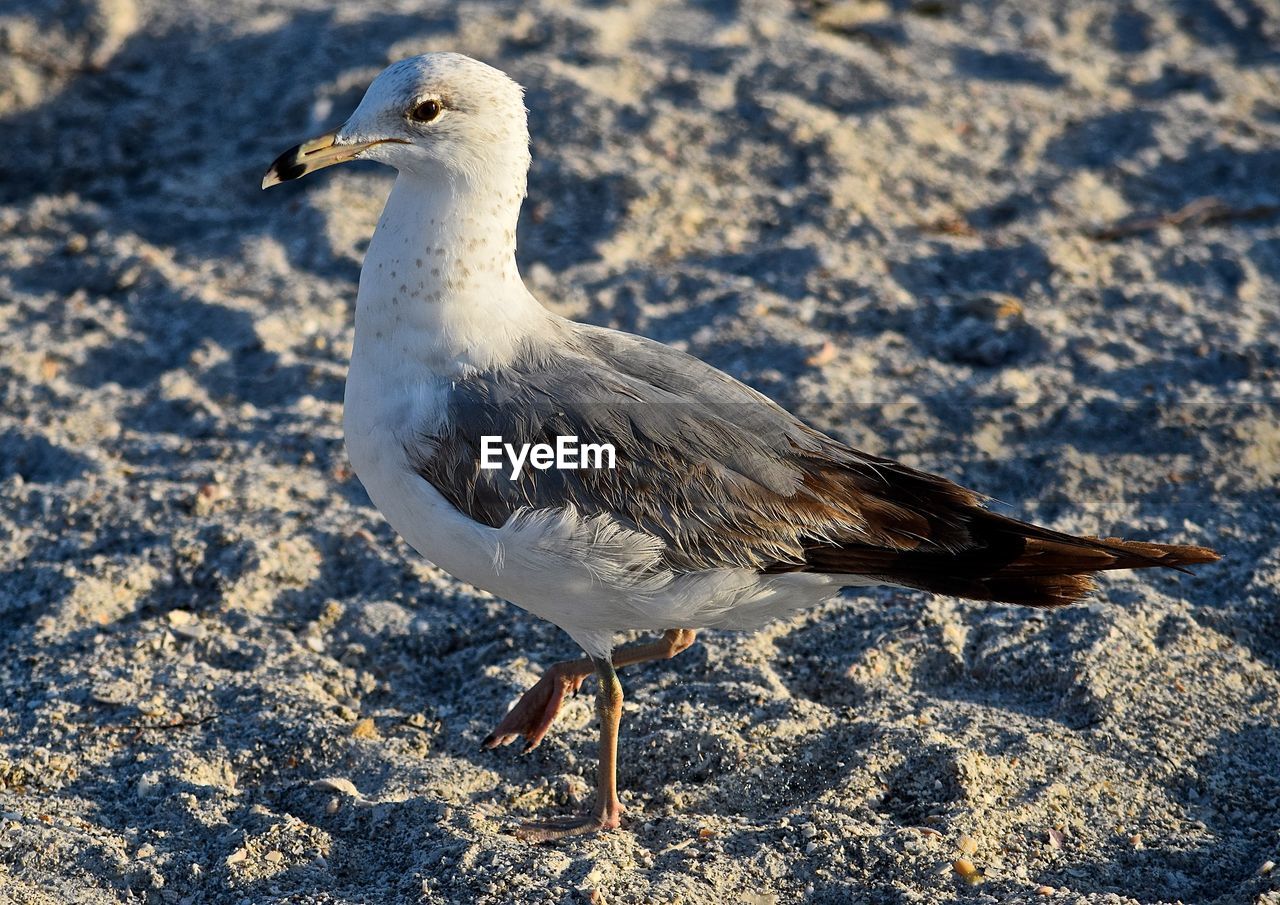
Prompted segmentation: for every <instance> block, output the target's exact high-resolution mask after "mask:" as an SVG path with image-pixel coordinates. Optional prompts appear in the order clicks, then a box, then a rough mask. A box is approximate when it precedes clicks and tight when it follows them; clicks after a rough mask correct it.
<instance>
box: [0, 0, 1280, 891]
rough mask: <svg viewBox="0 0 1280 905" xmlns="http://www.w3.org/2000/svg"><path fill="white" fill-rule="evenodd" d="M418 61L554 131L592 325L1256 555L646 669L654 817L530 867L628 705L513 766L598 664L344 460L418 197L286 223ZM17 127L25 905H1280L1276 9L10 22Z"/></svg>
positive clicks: (923, 613)
mask: <svg viewBox="0 0 1280 905" xmlns="http://www.w3.org/2000/svg"><path fill="white" fill-rule="evenodd" d="M428 50H454V51H460V52H463V53H467V54H470V55H473V56H476V57H478V58H480V59H483V60H485V61H487V62H489V63H492V64H493V65H496V66H498V67H500V68H503V69H505V70H506V71H507V72H509V73H510V74H511V75H512V76H513V77H515V78H516V79H517V80H518V81H520V82H521V83H522V84H524V85H525V86H526V87H527V89H528V94H527V103H528V107H529V111H530V117H531V118H530V125H531V132H532V135H533V153H534V165H533V169H532V172H531V174H530V180H529V199H528V201H527V203H526V206H525V210H524V214H523V217H522V221H521V227H520V233H519V242H520V252H519V255H520V260H521V265H522V270H523V273H524V276H525V279H526V282H527V283H528V284H529V286H530V288H531V289H532V290H533V291H534V292H535V293H536V294H537V295H539V297H540V298H542V299H543V300H544V302H545V303H546V304H548V305H549V306H551V307H552V308H554V310H556V311H557V312H558V313H560V314H563V315H565V316H568V317H573V318H577V319H580V320H585V321H589V322H591V323H596V324H603V325H607V326H610V327H615V328H619V329H625V330H630V331H634V332H638V333H642V334H644V335H646V336H650V337H653V338H656V339H658V340H661V341H663V342H668V343H671V344H673V345H676V346H678V347H680V348H683V349H685V350H687V351H689V352H691V353H693V354H696V355H698V356H700V357H702V358H704V359H706V360H708V361H710V362H711V363H713V364H715V365H716V366H718V367H721V368H723V369H725V370H727V371H729V372H730V373H732V374H734V375H735V376H737V377H739V378H741V379H743V380H746V381H748V382H749V383H751V384H752V385H754V386H756V387H758V388H759V389H761V390H763V391H765V392H766V393H768V394H769V395H771V396H772V397H773V398H775V399H776V400H777V401H779V402H780V403H782V404H783V405H785V406H787V407H789V408H791V409H792V410H793V411H795V412H797V414H800V415H801V416H802V417H804V418H805V419H806V420H808V421H809V422H810V423H812V424H814V425H815V426H818V427H820V428H822V429H824V430H827V431H829V432H831V433H833V434H834V435H835V436H838V437H840V438H841V439H843V440H846V441H847V442H849V443H851V444H853V445H855V446H857V447H859V448H862V449H865V450H867V451H869V452H874V453H878V454H882V455H890V456H893V457H896V458H900V459H902V460H903V461H906V462H907V463H909V464H911V465H914V466H917V467H921V468H925V469H928V470H931V471H936V472H940V473H942V474H945V475H947V476H948V477H952V478H954V479H957V480H960V481H963V482H965V483H968V484H971V485H973V486H975V487H976V488H977V489H980V490H983V491H985V492H987V493H990V494H991V495H992V496H994V497H996V498H997V499H998V500H999V501H1001V502H1002V503H1003V504H1005V505H1007V506H1008V507H1010V509H1011V511H1015V512H1017V513H1019V514H1021V515H1023V516H1026V517H1029V518H1033V519H1036V520H1040V521H1042V522H1046V523H1049V524H1051V525H1052V526H1053V527H1055V528H1060V529H1063V530H1068V531H1076V532H1084V533H1090V534H1099V535H1111V534H1124V535H1126V536H1130V537H1133V538H1136V539H1160V540H1167V541H1182V542H1187V543H1200V544H1207V545H1210V546H1214V547H1216V548H1217V549H1218V550H1220V551H1221V552H1223V553H1224V554H1225V557H1226V558H1225V560H1224V561H1223V562H1222V563H1220V564H1218V565H1216V566H1213V567H1209V568H1206V569H1202V570H1201V571H1200V573H1199V575H1198V576H1197V577H1196V578H1194V579H1192V578H1188V577H1185V576H1182V577H1179V576H1174V575H1151V574H1143V575H1135V576H1119V577H1116V578H1114V579H1111V580H1109V581H1107V582H1106V584H1105V586H1104V588H1103V590H1102V592H1101V593H1100V595H1099V597H1098V602H1097V603H1096V604H1093V605H1090V606H1087V607H1081V608H1078V609H1073V610H1071V611H1068V612H1064V613H1053V614H1041V613H1031V612H1025V611H1015V610H1011V609H1006V608H1002V607H981V606H975V605H961V604H959V603H957V602H956V601H952V600H946V599H928V598H925V597H924V596H922V595H914V594H908V593H906V592H899V591H891V590H876V591H871V592H867V593H864V594H861V595H857V596H851V597H850V598H849V599H847V600H844V601H841V602H839V603H836V604H832V605H831V606H830V607H828V608H825V609H824V610H823V611H821V612H815V613H811V614H806V615H801V616H798V617H797V618H796V619H794V620H792V621H791V622H788V623H782V624H779V625H777V626H774V627H772V628H771V629H769V630H768V631H766V632H764V633H762V634H760V635H758V636H751V637H740V636H733V635H728V634H718V635H717V634H712V635H710V636H708V639H707V641H706V643H704V644H699V645H698V646H697V647H696V648H695V649H693V650H692V651H690V652H689V653H687V654H685V655H683V656H682V657H681V658H680V659H679V660H677V661H673V662H672V663H671V664H660V665H657V666H654V667H650V668H643V669H640V670H637V671H631V672H629V673H628V674H627V675H626V676H624V681H625V682H626V684H627V687H628V690H629V693H630V695H631V697H630V700H631V701H632V702H633V704H632V705H631V706H630V708H629V711H628V717H627V722H626V723H625V724H624V756H625V757H626V758H629V759H627V760H624V763H623V764H622V784H623V786H624V788H626V789H628V790H630V794H631V795H632V798H631V800H630V801H628V807H629V812H630V814H631V815H632V818H633V826H632V828H631V830H629V831H628V832H626V833H620V834H614V835H613V836H610V837H603V838H601V839H597V840H587V841H582V842H577V843H574V844H573V845H572V846H565V847H561V848H559V849H549V850H542V849H529V848H526V847H524V846H521V845H519V844H517V843H515V842H514V841H513V840H512V838H511V837H510V836H509V835H507V834H506V830H507V829H508V828H509V827H508V824H509V822H510V821H509V819H508V815H509V814H513V813H514V814H518V815H527V814H530V813H533V812H535V811H538V810H544V809H547V808H557V807H559V808H563V809H568V808H570V807H572V806H573V803H574V802H575V801H577V800H578V799H579V798H580V797H581V796H583V795H586V794H587V785H586V784H585V783H584V782H583V780H582V771H583V770H584V769H589V757H588V754H589V752H590V751H591V750H592V748H591V745H592V744H593V742H592V737H593V734H592V733H593V730H592V725H591V719H592V716H591V709H590V705H589V703H586V702H578V703H575V704H574V705H573V706H572V707H570V708H569V710H568V711H567V712H566V714H565V716H564V717H563V724H562V725H561V726H560V727H559V728H558V730H557V731H556V732H555V733H554V737H553V738H549V739H548V742H547V743H546V744H544V745H543V747H542V748H540V749H539V750H538V752H536V753H535V754H534V755H531V757H530V758H528V759H524V760H521V759H517V758H515V757H513V756H510V755H509V754H498V755H494V754H488V753H486V754H481V753H479V752H478V751H476V750H475V749H476V748H477V747H478V742H479V739H480V738H482V737H483V736H484V735H485V733H487V731H488V729H489V728H490V724H491V723H492V722H493V721H495V720H496V719H497V718H498V717H500V716H501V715H502V713H503V712H504V710H505V708H506V706H507V705H508V703H509V702H510V701H511V700H512V699H513V698H514V697H515V696H516V695H517V694H518V693H519V691H520V690H522V689H523V688H524V687H526V686H527V685H528V684H530V683H531V682H532V681H533V680H534V679H535V678H536V676H537V674H538V672H539V671H540V669H541V668H542V667H545V666H546V665H548V664H549V663H551V662H553V661H554V660H557V659H562V658H564V657H566V656H571V655H572V654H573V653H574V651H573V648H572V644H571V643H570V642H569V641H568V639H567V638H565V637H564V636H562V635H561V634H560V633H558V631H556V630H555V629H553V628H551V627H549V626H545V625H542V624H539V623H536V622H535V621H534V620H533V619H532V618H531V617H526V616H525V615H523V614H522V613H520V612H518V611H516V610H514V609H512V608H511V607H509V606H507V605H505V604H503V603H501V602H499V601H495V600H493V599H492V598H489V597H488V596H487V595H483V594H478V593H476V592H475V591H473V590H472V589H470V588H468V587H466V586H464V585H461V584H459V583H457V582H455V581H453V580H452V579H450V578H448V577H447V576H445V575H443V574H442V573H439V572H438V571H436V570H435V569H433V568H432V567H430V566H429V565H428V564H426V563H423V562H422V561H420V560H419V559H417V558H416V557H415V556H413V555H412V553H411V552H410V551H408V549H407V548H406V547H405V546H404V545H403V544H402V543H401V542H399V541H398V540H397V539H396V538H395V537H394V536H393V535H392V533H391V532H390V530H389V529H388V528H387V527H386V526H385V525H384V524H383V523H382V521H381V518H380V517H379V516H378V515H377V513H376V511H375V510H373V508H372V507H371V506H370V504H369V502H368V499H367V498H366V497H365V495H364V492H363V490H362V489H361V488H360V486H359V483H358V482H357V481H356V480H355V479H354V478H353V477H352V475H351V473H350V469H349V467H348V465H347V462H346V457H345V453H344V451H343V448H342V443H341V433H340V416H341V411H340V409H341V398H342V386H343V378H344V374H345V366H346V357H347V354H348V351H349V347H350V342H351V315H352V308H353V303H354V298H355V286H356V280H357V278H358V274H359V267H360V261H361V256H362V254H363V250H364V248H365V247H366V244H367V242H368V238H369V235H370V233H371V232H372V229H373V226H374V224H375V222H376V219H377V215H378V213H379V211H380V209H381V205H382V202H383V200H384V197H385V194H386V191H387V189H388V188H389V185H390V180H391V179H392V174H391V173H390V172H389V171H385V170H379V169H377V168H375V167H374V166H373V165H370V164H358V165H354V166H352V167H344V168H341V169H340V170H333V171H327V172H325V173H324V174H322V175H320V176H318V177H313V178H311V179H308V180H306V181H305V182H303V183H300V184H297V185H289V186H286V187H282V188H279V189H276V190H274V191H272V192H270V193H265V194H264V193H262V192H261V191H260V190H259V187H258V186H259V182H260V179H261V176H262V173H263V172H264V171H265V169H266V167H267V165H268V164H269V163H270V162H271V160H272V159H273V158H274V157H275V156H276V155H277V154H278V153H279V152H280V151H282V150H284V149H285V148H287V147H289V146H291V145H293V144H295V143H297V142H298V141H300V140H301V139H303V138H306V137H308V136H310V135H312V134H314V133H316V132H317V131H319V130H322V129H325V128H329V127H332V126H334V125H336V124H338V123H340V122H341V121H342V120H343V119H344V118H345V116H346V115H347V113H348V112H350V110H351V109H353V108H354V106H355V104H356V102H357V101H358V100H359V98H360V96H361V94H362V92H363V90H364V88H365V86H366V85H367V84H368V83H369V81H370V80H371V79H372V78H373V76H374V75H375V74H376V73H377V72H378V71H379V70H380V69H381V68H382V67H383V66H385V65H386V64H387V63H388V62H390V61H392V60H395V59H399V58H402V57H405V56H409V55H413V54H417V53H421V52H424V51H428ZM0 135H3V137H4V142H3V143H4V152H3V163H2V164H0V539H3V541H4V543H3V544H0V901H6V898H5V897H6V896H8V897H10V900H12V901H16V902H24V903H25V902H73V901H74V902H79V901H86V902H116V901H150V902H193V903H194V902H234V901H243V902H255V903H256V902H276V901H280V902H283V901H307V902H366V901H372V902H399V901H406V902H409V901H459V902H463V901H465V902H474V901H485V902H540V901H550V900H554V901H573V900H575V899H577V900H582V901H608V902H613V901H689V902H709V901H724V902H743V901H748V902H761V903H764V902H791V901H815V902H818V901H821V902H843V901H850V900H851V899H857V900H859V901H868V902H886V903H898V902H910V901H930V902H945V901H953V900H955V901H960V900H970V899H974V900H978V899H982V900H986V901H995V900H1000V901H1004V900H1009V899H1011V898H1016V897H1019V896H1035V895H1036V894H1037V891H1038V890H1039V891H1040V894H1041V895H1046V896H1048V895H1055V896H1062V897H1065V898H1063V899H1062V900H1063V901H1072V902H1083V901H1087V902H1104V901H1105V902H1115V901H1126V902H1128V901H1140V902H1144V903H1145V902H1164V901H1195V902H1210V901H1218V902H1252V901H1263V900H1266V901H1270V899H1260V898H1259V897H1265V896H1268V895H1270V896H1275V895H1276V892H1275V887H1276V881H1275V880H1274V879H1273V876H1272V873H1271V871H1270V868H1268V867H1267V865H1268V864H1269V863H1271V862H1272V861H1280V851H1278V850H1277V843H1278V841H1280V836H1278V835H1277V834H1278V833H1280V816H1278V812H1277V808H1276V801H1278V800H1280V763H1278V761H1277V757H1278V755H1277V753H1276V752H1277V751H1280V713H1278V708H1277V704H1276V702H1277V700H1278V699H1280V698H1278V696H1280V590H1278V589H1280V540H1278V539H1277V532H1276V530H1275V528H1276V511H1277V510H1276V506H1277V503H1280V490H1278V489H1277V488H1278V486H1280V389H1278V386H1277V377H1278V375H1280V323H1278V321H1280V302H1278V301H1277V299H1278V298H1280V9H1278V8H1277V7H1276V6H1275V5H1274V4H1273V3H1267V2H1259V0H1107V2H1085V0H1071V2H1055V0H1026V2H1018V3H1013V2H969V0H851V2H830V3H815V2H794V3H787V2H778V0H772V2H763V0H761V2H748V0H741V2H734V0H707V2H692V3H673V2H655V3H641V2H631V3H616V4H615V3H600V2H594V0H535V2H532V3H517V2H493V3H490V2H463V3H452V2H449V3H446V2H438V3H436V2H418V0H415V2H392V3H374V2H370V0H353V2H348V3H343V4H324V3H317V2H302V0H298V2H260V0H223V2H217V3H215V2H203V0H200V2H197V0H185V2H171V3H160V2H155V0H22V2H16V0H0ZM335 778H336V779H340V780H344V781H347V782H349V783H353V784H354V787H355V788H356V789H358V792H356V793H354V794H353V793H352V792H351V791H349V790H347V789H346V786H342V785H341V783H339V784H338V785H337V786H334V785H332V783H331V784H330V785H321V786H316V785H314V783H316V782H317V781H318V780H325V781H329V780H334V779H335ZM370 802H377V804H369V803H370ZM366 805H367V806H366ZM957 858H959V859H963V860H965V861H967V862H971V863H972V865H973V866H974V869H975V871H976V873H972V874H971V873H967V872H965V871H963V870H961V871H957V869H956V867H955V865H954V864H953V862H954V861H955V860H956V859H957ZM1045 889H1049V890H1052V893H1046V892H1043V890H1045ZM592 896H596V898H592ZM1116 896H1120V897H1121V898H1116ZM984 897H985V898H984ZM1052 900H1055V899H1051V901H1052Z"/></svg>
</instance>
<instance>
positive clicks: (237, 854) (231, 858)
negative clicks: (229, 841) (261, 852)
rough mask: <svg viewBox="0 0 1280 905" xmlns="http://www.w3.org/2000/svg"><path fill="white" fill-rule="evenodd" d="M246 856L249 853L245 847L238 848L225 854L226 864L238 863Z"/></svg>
mask: <svg viewBox="0 0 1280 905" xmlns="http://www.w3.org/2000/svg"><path fill="white" fill-rule="evenodd" d="M248 857H249V853H248V852H247V851H246V850H245V849H242V848H238V849H236V850H235V851H234V852H232V853H231V854H229V855H227V864H228V865H232V864H239V863H241V862H242V861H244V860H245V859H246V858H248Z"/></svg>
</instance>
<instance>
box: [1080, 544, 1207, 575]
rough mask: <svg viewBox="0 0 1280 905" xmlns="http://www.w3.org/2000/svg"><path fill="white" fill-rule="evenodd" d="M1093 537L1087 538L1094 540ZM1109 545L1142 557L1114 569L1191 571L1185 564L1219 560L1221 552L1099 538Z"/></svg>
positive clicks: (1195, 564) (1190, 564) (1193, 547)
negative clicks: (1138, 560)
mask: <svg viewBox="0 0 1280 905" xmlns="http://www.w3.org/2000/svg"><path fill="white" fill-rule="evenodd" d="M1092 539H1093V538H1086V540H1092ZM1097 540H1099V541H1100V542H1101V543H1103V544H1106V545H1107V546H1109V547H1114V548H1117V549H1119V550H1123V551H1126V552H1128V553H1131V554H1134V555H1136V556H1137V557H1140V558H1141V560H1142V562H1136V563H1134V564H1133V565H1116V566H1112V567H1111V568H1113V569H1141V568H1145V567H1148V566H1165V567H1168V568H1170V569H1177V570H1178V571H1180V572H1188V573H1189V572H1190V570H1189V569H1186V568H1184V566H1197V565H1202V564H1204V563H1211V562H1217V561H1218V560H1220V559H1222V556H1221V554H1219V553H1218V552H1217V551H1216V550H1210V549H1209V548H1208V547H1196V546H1193V545H1191V544H1151V543H1146V542H1144V541H1137V540H1125V539H1124V538H1120V537H1102V538H1097Z"/></svg>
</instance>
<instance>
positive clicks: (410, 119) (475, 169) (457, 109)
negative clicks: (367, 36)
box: [262, 53, 529, 190]
mask: <svg viewBox="0 0 1280 905" xmlns="http://www.w3.org/2000/svg"><path fill="white" fill-rule="evenodd" d="M347 160H376V161H378V162H379V163H385V164H387V165H388V166H393V167H395V168H396V169H397V170H399V171H401V172H408V173H413V174H415V175H418V176H422V177H426V178H432V179H447V180H450V181H464V182H467V183H472V184H483V185H490V184H492V183H494V182H497V183H498V185H499V187H502V186H503V183H510V182H512V181H514V182H515V183H517V184H518V185H519V187H520V188H521V190H523V185H524V179H525V175H526V173H527V171H528V169H529V129H528V123H527V121H526V114H525V108H524V91H523V89H522V88H521V87H520V86H519V85H518V84H516V83H515V82H514V81H512V80H511V79H510V78H509V77H508V76H507V75H506V74H505V73H503V72H501V71H500V70H497V69H494V68H493V67H492V66H487V65H485V64H484V63H481V62H480V61H478V60H473V59H471V58H470V57H467V56H463V55H462V54H460V53H426V54H423V55H422V56H417V57H411V58H409V59H407V60H401V61H400V62H398V63H393V64H392V65H390V66H388V67H387V68H386V69H384V70H383V71H382V72H381V73H379V75H378V77H377V78H375V79H374V80H373V83H372V84H371V85H370V86H369V89H368V90H367V91H366V92H365V95H364V98H363V99H362V100H361V101H360V104H359V106H357V107H356V109H355V112H354V113H352V114H351V116H350V117H349V118H348V119H347V121H346V122H345V123H343V124H342V125H341V126H339V127H338V128H337V129H335V130H334V131H332V132H326V133H325V134H323V135H318V136H316V137H315V138H313V139H311V140H309V141H304V142H303V143H302V144H300V145H296V146H294V147H292V148H290V149H289V150H287V151H285V152H284V153H283V154H281V155H280V156H279V157H277V158H276V160H275V162H274V163H272V164H271V167H270V168H269V169H268V170H267V174H266V176H264V177H263V179H262V187H263V188H264V189H265V188H269V187H271V186H273V185H277V184H279V183H281V182H288V181H290V180H292V179H300V178H301V177H303V176H305V175H307V174H308V173H311V172H314V171H316V170H319V169H323V168H324V167H328V166H333V165H334V164H336V163H343V162H344V161H347Z"/></svg>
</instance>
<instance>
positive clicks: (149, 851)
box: [134, 842, 156, 860]
mask: <svg viewBox="0 0 1280 905" xmlns="http://www.w3.org/2000/svg"><path fill="white" fill-rule="evenodd" d="M155 853H156V847H155V846H154V845H152V844H151V843H149V842H148V843H144V844H143V845H140V846H138V850H137V852H135V853H134V857H135V858H138V859H139V860H142V859H143V858H150V857H151V856H152V855H154V854H155Z"/></svg>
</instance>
